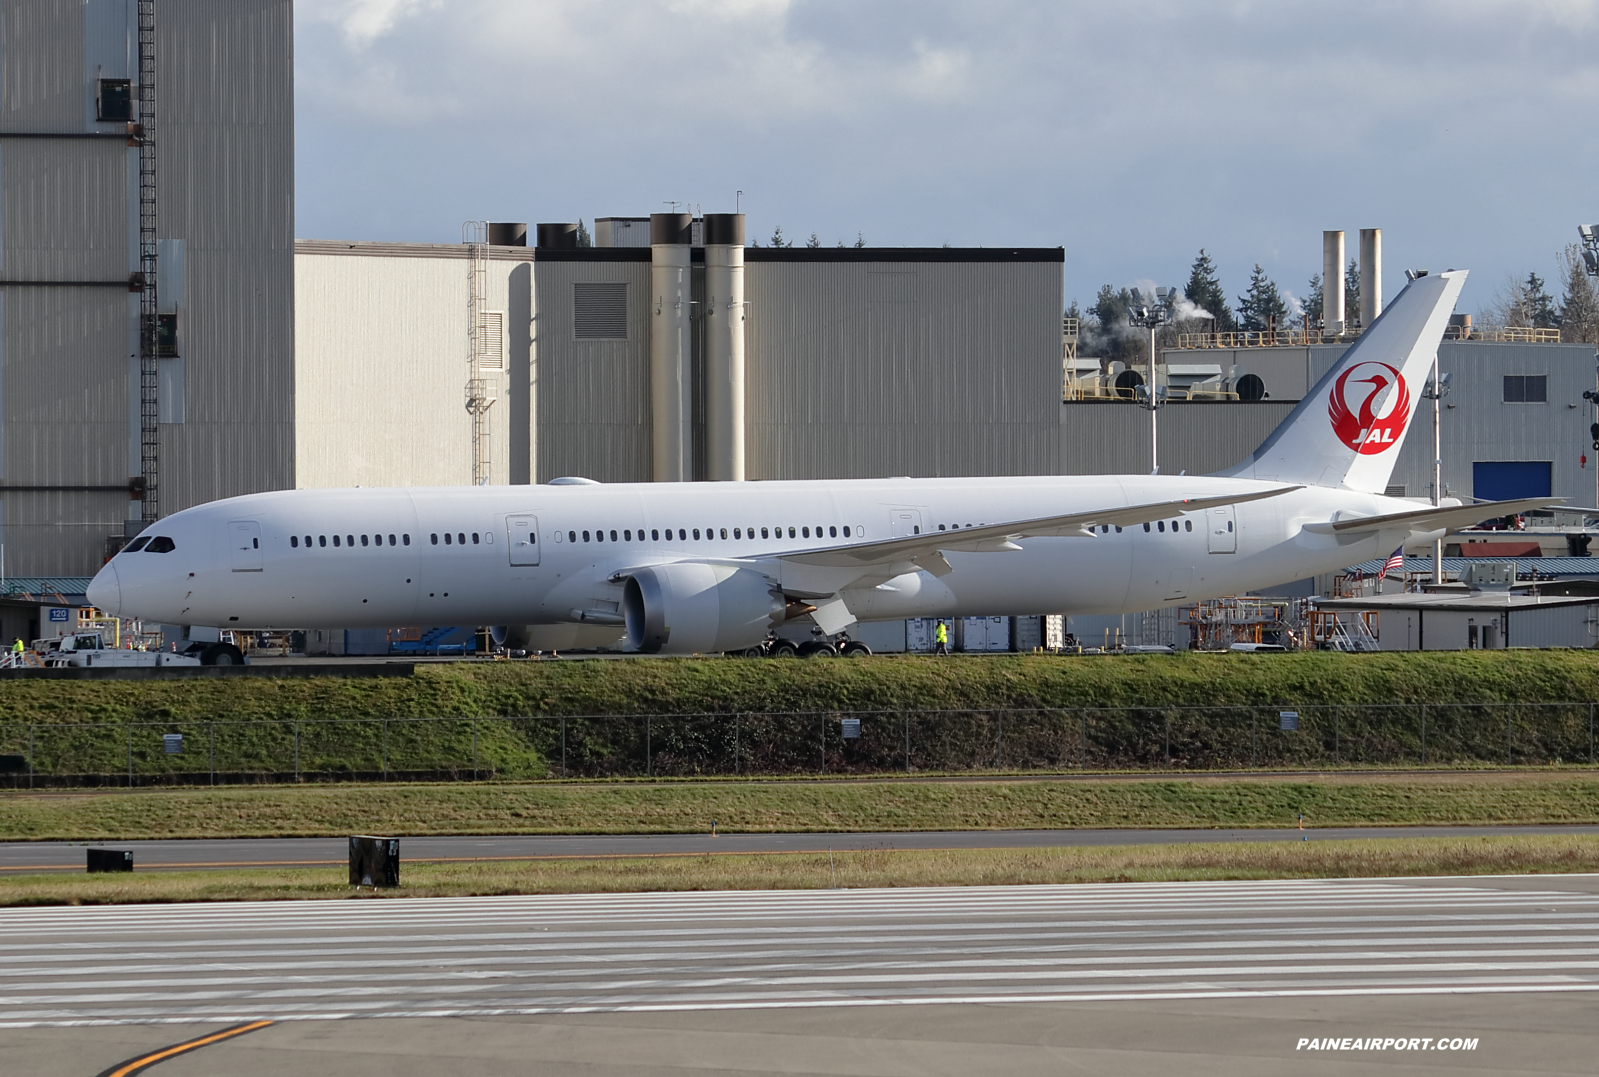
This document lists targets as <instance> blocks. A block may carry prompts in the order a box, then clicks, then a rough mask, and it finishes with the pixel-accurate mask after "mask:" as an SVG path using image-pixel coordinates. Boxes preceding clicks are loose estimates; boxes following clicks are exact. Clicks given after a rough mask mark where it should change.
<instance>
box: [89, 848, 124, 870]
mask: <svg viewBox="0 0 1599 1077" xmlns="http://www.w3.org/2000/svg"><path fill="white" fill-rule="evenodd" d="M87 852H88V854H89V874H91V875H93V874H95V873H96V872H101V871H132V870H133V850H132V849H89V850H87Z"/></svg>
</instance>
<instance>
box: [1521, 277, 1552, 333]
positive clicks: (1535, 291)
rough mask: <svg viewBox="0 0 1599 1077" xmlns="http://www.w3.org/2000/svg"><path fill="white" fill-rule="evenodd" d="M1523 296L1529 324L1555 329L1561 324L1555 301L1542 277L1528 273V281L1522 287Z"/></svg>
mask: <svg viewBox="0 0 1599 1077" xmlns="http://www.w3.org/2000/svg"><path fill="white" fill-rule="evenodd" d="M1522 296H1523V300H1522V301H1523V302H1524V303H1525V304H1526V312H1527V324H1529V325H1531V326H1533V327H1534V328H1537V329H1553V328H1554V327H1555V326H1556V325H1558V324H1559V316H1558V315H1557V314H1556V313H1555V301H1554V299H1553V298H1551V297H1550V295H1549V291H1548V289H1547V288H1546V287H1545V286H1544V282H1543V278H1542V277H1540V276H1538V274H1536V273H1528V274H1527V283H1526V284H1525V285H1524V286H1523V287H1522Z"/></svg>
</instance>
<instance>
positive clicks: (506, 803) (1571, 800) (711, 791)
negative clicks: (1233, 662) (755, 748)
mask: <svg viewBox="0 0 1599 1077" xmlns="http://www.w3.org/2000/svg"><path fill="white" fill-rule="evenodd" d="M3 803H4V810H3V811H0V840H10V841H18V840H35V841H37V840H56V841H89V840H122V841H129V840H134V839H143V838H220V837H290V836H304V837H311V836H328V835H346V834H361V833H366V834H372V833H378V834H395V835H402V836H403V835H422V834H659V833H697V832H705V831H709V830H710V829H711V824H712V823H713V822H715V823H716V824H717V827H718V829H720V830H721V831H723V832H737V831H743V832H828V831H838V832H847V831H855V832H861V831H895V830H999V829H1050V828H1080V827H1201V828H1204V827H1278V826H1290V825H1293V823H1294V821H1295V819H1296V817H1297V816H1298V815H1299V814H1300V813H1304V816H1305V819H1306V822H1307V824H1309V825H1310V826H1312V827H1315V826H1377V825H1401V824H1410V825H1442V824H1460V825H1463V824H1493V823H1499V824H1510V823H1521V824H1534V823H1594V822H1599V778H1590V777H1587V776H1583V775H1572V774H1569V773H1568V774H1539V773H1532V772H1529V773H1526V774H1519V775H1502V774H1496V775H1476V776H1471V775H1462V774H1438V775H1402V776H1401V775H1395V776H1391V777H1381V776H1362V777H1359V778H1355V777H1349V778H1338V777H1332V778H1318V779H1316V780H1309V781H1284V780H1281V779H1237V778H1231V779H1172V780H1167V779H1145V780H1133V781H1129V780H1125V779H1123V780H1115V779H1099V780H1072V781H1047V780H1046V781H1029V780H990V781H970V782H918V781H895V782H803V783H802V782H705V783H698V782H695V783H690V782H681V783H665V784H646V783H631V782H625V783H624V782H619V783H607V784H597V785H596V784H575V783H574V784H561V785H544V784H533V785H509V784H505V785H484V784H464V783H463V784H441V785H419V784H390V785H363V786H349V785H345V786H302V787H282V786H267V787H243V788H227V789H218V790H145V791H135V792H129V793H110V792H100V793H75V794H61V793H52V794H43V795H29V794H20V793H19V794H12V795H9V796H7V797H5V798H4V801H3Z"/></svg>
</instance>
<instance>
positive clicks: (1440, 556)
mask: <svg viewBox="0 0 1599 1077" xmlns="http://www.w3.org/2000/svg"><path fill="white" fill-rule="evenodd" d="M1443 398H1444V386H1443V382H1442V381H1440V380H1439V377H1438V353H1437V352H1434V353H1433V356H1432V504H1433V507H1434V508H1437V507H1438V506H1439V505H1441V504H1442V503H1443V493H1444V489H1443V475H1444V464H1443V449H1442V444H1443V442H1442V438H1441V435H1440V434H1439V429H1440V427H1439V424H1440V421H1441V417H1442V414H1443V413H1442V411H1441V410H1440V409H1441V408H1442V406H1443ZM1432 582H1433V586H1434V587H1437V586H1439V585H1441V584H1442V583H1443V582H1444V539H1443V536H1442V535H1439V536H1438V537H1437V538H1435V539H1433V540H1432Z"/></svg>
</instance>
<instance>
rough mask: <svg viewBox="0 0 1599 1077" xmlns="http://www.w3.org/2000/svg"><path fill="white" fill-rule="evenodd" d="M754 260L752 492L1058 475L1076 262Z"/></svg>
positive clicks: (889, 257)
mask: <svg viewBox="0 0 1599 1077" xmlns="http://www.w3.org/2000/svg"><path fill="white" fill-rule="evenodd" d="M782 253H787V252H782ZM963 253H964V252H963ZM751 255H752V257H751V260H750V261H749V263H748V268H747V270H746V272H747V278H746V293H745V294H746V296H747V298H748V301H749V309H750V319H749V323H748V362H749V374H748V393H749V397H748V437H749V450H748V451H749V475H750V477H751V478H763V479H810V478H858V477H870V476H881V475H912V476H936V475H1028V474H1034V475H1047V474H1051V473H1053V472H1054V471H1055V469H1056V467H1057V466H1058V465H1057V461H1058V460H1059V456H1060V449H1059V445H1060V430H1059V416H1058V414H1057V412H1056V404H1055V401H1056V400H1057V399H1058V396H1059V383H1060V296H1061V270H1062V264H1061V263H1060V262H1058V261H999V260H996V261H992V262H980V261H938V260H934V259H932V258H929V259H926V260H917V259H914V258H905V259H904V260H897V259H896V258H895V256H894V255H893V253H892V252H883V253H882V254H881V255H880V257H882V258H883V259H884V260H883V261H859V260H855V259H854V258H853V257H852V258H851V260H849V261H842V260H841V261H837V262H830V261H820V260H817V261H811V260H807V261H779V260H767V259H768V258H769V257H774V256H779V252H759V254H758V253H757V252H755V251H752V252H751ZM762 255H764V256H765V257H762Z"/></svg>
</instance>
